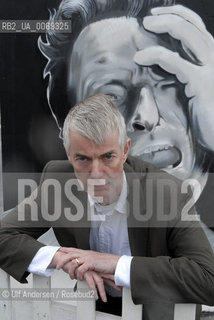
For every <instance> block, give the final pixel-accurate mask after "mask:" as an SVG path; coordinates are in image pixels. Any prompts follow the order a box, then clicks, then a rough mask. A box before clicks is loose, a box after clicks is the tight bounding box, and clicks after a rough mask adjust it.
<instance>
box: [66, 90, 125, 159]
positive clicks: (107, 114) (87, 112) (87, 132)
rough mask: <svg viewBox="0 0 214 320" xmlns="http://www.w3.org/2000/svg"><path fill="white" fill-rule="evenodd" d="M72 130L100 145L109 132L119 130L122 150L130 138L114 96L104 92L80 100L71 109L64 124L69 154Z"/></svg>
mask: <svg viewBox="0 0 214 320" xmlns="http://www.w3.org/2000/svg"><path fill="white" fill-rule="evenodd" d="M70 130H75V131H78V132H79V133H80V134H81V135H83V136H85V137H86V138H88V139H89V140H91V141H93V142H95V143H96V144H98V145H101V144H103V143H104V142H105V140H106V138H107V137H108V136H109V134H112V132H117V133H118V142H119V145H120V147H121V149H122V150H123V149H124V146H125V143H126V141H127V139H128V137H127V133H126V125H125V121H124V118H123V116H122V115H121V113H120V111H119V109H118V108H117V107H115V106H114V104H113V102H112V98H111V97H110V96H108V95H105V94H102V93H98V94H96V95H93V96H91V97H88V98H86V99H84V100H82V101H80V102H78V103H77V104H76V105H75V107H73V108H71V110H70V111H69V113H68V115H67V117H66V119H65V121H64V126H63V143H64V147H65V150H66V152H67V154H69V147H70V140H69V132H70Z"/></svg>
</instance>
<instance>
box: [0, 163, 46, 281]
mask: <svg viewBox="0 0 214 320" xmlns="http://www.w3.org/2000/svg"><path fill="white" fill-rule="evenodd" d="M47 169H48V164H47V165H46V167H45V169H44V171H43V174H42V177H41V182H42V181H43V180H44V176H45V173H46V171H47ZM40 185H41V183H40ZM44 226H45V227H44ZM48 229H49V227H48V226H47V223H46V224H44V223H43V221H42V216H41V194H40V186H39V187H38V188H37V189H36V190H34V191H33V193H32V194H31V196H30V197H29V198H27V199H25V200H24V201H23V202H22V203H20V204H19V205H18V206H17V207H15V208H14V209H13V210H11V211H10V212H9V213H8V214H6V215H5V216H4V217H3V219H2V220H1V228H0V267H1V268H2V269H3V270H4V271H6V272H7V273H8V274H10V275H11V276H13V277H14V278H15V279H16V280H18V281H19V282H22V283H26V282H27V280H26V277H27V276H28V275H29V273H28V272H27V271H26V270H27V268H28V266H29V264H30V262H31V261H32V259H33V257H34V256H35V254H36V253H37V251H38V250H39V249H40V248H41V247H42V246H44V244H42V243H41V242H39V241H37V240H36V239H37V238H39V237H40V236H41V235H42V234H43V233H45V232H46V231H47V230H48Z"/></svg>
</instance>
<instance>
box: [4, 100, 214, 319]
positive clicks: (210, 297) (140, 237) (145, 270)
mask: <svg viewBox="0 0 214 320" xmlns="http://www.w3.org/2000/svg"><path fill="white" fill-rule="evenodd" d="M63 137H64V146H65V149H66V153H67V155H68V159H69V161H53V162H50V163H49V164H47V166H46V168H45V170H44V172H43V175H42V178H41V183H40V186H39V188H38V189H37V190H35V191H34V192H33V194H32V195H31V196H30V197H29V198H28V199H25V200H24V201H23V203H21V204H20V205H19V206H18V207H17V208H15V209H14V210H13V211H12V212H10V213H9V214H8V215H7V216H6V217H5V218H4V220H3V221H2V228H1V232H0V249H1V250H0V252H1V254H0V266H1V267H2V269H4V270H5V271H6V272H8V273H9V274H11V275H12V276H13V277H15V278H16V279H17V280H19V281H21V282H26V277H27V275H28V274H29V272H34V273H38V274H43V275H50V274H51V273H52V272H53V270H54V269H55V268H57V269H60V268H62V269H63V270H64V271H65V272H67V273H68V274H69V275H70V277H71V278H72V279H73V278H78V279H80V280H81V279H85V280H86V281H87V283H88V285H89V287H90V288H97V289H98V291H99V294H100V297H101V299H102V301H103V302H106V300H107V302H106V304H105V303H103V304H102V303H101V302H100V304H99V306H98V308H99V310H106V308H107V309H108V311H112V309H114V306H115V304H116V305H118V303H119V300H120V297H118V295H120V292H119V290H120V287H123V286H126V287H130V289H131V294H132V299H133V301H134V303H135V304H143V305H144V307H143V319H144V320H147V319H155V320H157V319H172V318H173V304H174V303H185V302H189V303H197V304H201V303H203V304H209V305H212V304H213V303H214V257H213V252H212V250H211V248H210V246H209V243H208V241H207V238H206V236H205V234H204V233H203V231H202V230H201V227H200V224H199V223H198V221H197V220H196V218H195V215H194V210H193V209H191V208H190V207H189V201H190V200H191V199H190V195H189V194H184V193H181V189H180V188H181V185H180V182H179V180H177V179H176V178H175V177H173V176H170V175H169V174H168V173H165V172H163V171H160V170H159V169H157V168H155V167H154V166H153V165H151V164H148V163H145V162H143V161H142V160H140V159H136V158H134V157H129V156H128V152H129V149H130V139H129V138H127V136H126V129H125V123H124V120H123V117H122V116H121V114H120V112H119V110H118V109H117V108H116V107H115V106H114V105H113V103H112V100H111V98H110V97H108V96H106V95H103V94H97V95H95V96H91V97H89V98H87V99H85V100H83V101H82V102H80V103H78V104H77V105H76V106H75V107H74V108H73V109H71V110H70V112H69V113H68V115H67V117H66V120H65V123H64V128H63ZM73 173H74V174H75V178H74V176H73ZM49 183H52V184H53V186H56V190H55V191H54V192H52V191H50V190H49V189H50V188H49ZM187 207H188V210H186V209H185V208H187ZM187 211H188V212H187ZM50 227H53V230H54V233H55V235H56V237H57V239H58V241H59V243H60V245H61V247H60V248H59V247H51V246H44V245H43V244H41V243H40V242H38V241H37V240H36V238H38V237H39V236H40V235H41V234H43V233H44V232H45V231H47V230H48V228H50ZM103 281H104V282H106V283H107V284H108V286H107V288H106V290H107V293H108V296H106V292H105V287H104V282H103ZM109 301H110V303H109ZM115 301H116V302H115Z"/></svg>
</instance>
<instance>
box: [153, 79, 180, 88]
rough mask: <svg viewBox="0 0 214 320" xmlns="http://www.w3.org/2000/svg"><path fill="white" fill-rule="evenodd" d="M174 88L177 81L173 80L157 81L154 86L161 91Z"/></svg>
mask: <svg viewBox="0 0 214 320" xmlns="http://www.w3.org/2000/svg"><path fill="white" fill-rule="evenodd" d="M176 86H177V81H176V80H175V79H164V80H161V81H159V82H158V83H157V84H156V87H157V88H159V89H162V90H164V89H168V88H170V87H176Z"/></svg>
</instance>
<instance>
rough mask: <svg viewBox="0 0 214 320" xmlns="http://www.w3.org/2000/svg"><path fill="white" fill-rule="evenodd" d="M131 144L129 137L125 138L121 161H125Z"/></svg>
mask: <svg viewBox="0 0 214 320" xmlns="http://www.w3.org/2000/svg"><path fill="white" fill-rule="evenodd" d="M130 146H131V139H129V138H128V139H127V140H126V143H125V145H124V150H123V163H124V162H125V161H126V159H127V157H128V154H129V150H130Z"/></svg>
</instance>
